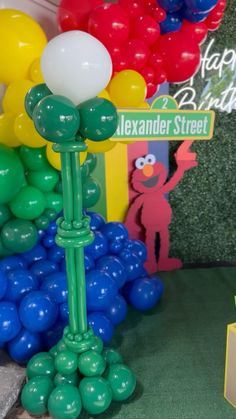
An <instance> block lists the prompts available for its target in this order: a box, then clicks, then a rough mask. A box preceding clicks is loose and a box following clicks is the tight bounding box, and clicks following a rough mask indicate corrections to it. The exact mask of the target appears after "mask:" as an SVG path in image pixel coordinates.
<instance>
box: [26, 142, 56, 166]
mask: <svg viewBox="0 0 236 419" xmlns="http://www.w3.org/2000/svg"><path fill="white" fill-rule="evenodd" d="M19 154H20V156H21V159H22V161H23V163H24V165H25V166H26V167H27V169H29V170H42V169H45V168H46V167H50V166H49V163H48V160H47V157H46V148H45V147H39V148H31V147H27V146H25V145H23V146H21V147H20V151H19Z"/></svg>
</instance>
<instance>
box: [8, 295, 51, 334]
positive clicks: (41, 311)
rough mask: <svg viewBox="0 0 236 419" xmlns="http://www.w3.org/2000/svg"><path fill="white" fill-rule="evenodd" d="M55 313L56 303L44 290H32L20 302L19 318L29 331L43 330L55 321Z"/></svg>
mask: <svg viewBox="0 0 236 419" xmlns="http://www.w3.org/2000/svg"><path fill="white" fill-rule="evenodd" d="M57 315H58V306H57V304H56V303H55V301H54V300H53V299H52V298H51V297H50V296H49V295H47V294H46V293H45V292H44V291H32V292H30V293H29V294H27V295H26V296H25V297H24V298H23V300H22V301H21V303H20V307H19V316H20V320H21V322H22V324H23V326H24V327H25V328H26V329H28V330H29V331H30V332H45V331H46V330H47V329H49V328H50V327H51V326H52V325H53V324H54V323H55V322H56V319H57ZM0 339H1V337H0Z"/></svg>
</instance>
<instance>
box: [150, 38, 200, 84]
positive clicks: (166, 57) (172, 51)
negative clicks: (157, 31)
mask: <svg viewBox="0 0 236 419" xmlns="http://www.w3.org/2000/svg"><path fill="white" fill-rule="evenodd" d="M156 52H157V53H159V54H160V55H161V56H162V58H163V68H164V71H165V73H166V77H167V81H168V82H170V83H180V82H183V81H186V80H188V79H190V78H191V77H192V76H193V75H194V74H195V73H196V71H197V69H198V67H199V64H200V59H201V51H200V48H199V45H198V43H197V42H196V41H194V40H193V39H192V38H190V37H187V36H186V35H185V34H184V33H183V32H172V33H168V34H166V35H163V36H160V38H159V39H158V41H157V44H156Z"/></svg>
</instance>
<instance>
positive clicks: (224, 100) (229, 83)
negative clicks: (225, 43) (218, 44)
mask: <svg viewBox="0 0 236 419" xmlns="http://www.w3.org/2000/svg"><path fill="white" fill-rule="evenodd" d="M214 43H215V40H214V39H212V40H211V41H210V43H209V44H208V45H207V47H206V50H205V52H204V54H203V55H202V58H201V67H200V69H199V72H198V75H200V77H201V79H203V80H206V82H207V83H206V85H205V88H204V90H203V92H202V94H201V97H200V99H198V97H197V96H198V95H197V91H196V89H195V88H194V87H193V86H194V78H192V79H191V80H190V81H189V82H188V83H187V84H184V85H183V86H182V87H181V88H180V89H179V90H178V91H177V92H176V93H175V95H174V98H175V99H176V100H177V101H178V103H179V108H180V109H181V108H184V107H186V106H188V107H190V108H191V109H193V110H196V109H205V110H209V109H218V110H219V111H221V112H227V113H230V112H232V110H234V109H236V51H235V50H234V49H228V48H226V49H224V51H223V52H222V53H219V52H212V51H213V48H214Z"/></svg>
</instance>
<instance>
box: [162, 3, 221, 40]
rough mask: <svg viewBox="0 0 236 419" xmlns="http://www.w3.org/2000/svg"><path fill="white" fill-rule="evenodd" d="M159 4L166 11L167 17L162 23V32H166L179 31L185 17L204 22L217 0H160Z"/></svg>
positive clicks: (191, 20) (193, 21)
mask: <svg viewBox="0 0 236 419" xmlns="http://www.w3.org/2000/svg"><path fill="white" fill-rule="evenodd" d="M158 4H159V5H160V6H161V7H162V8H163V9H164V10H165V11H166V19H165V20H164V21H163V22H161V23H160V27H161V33H162V34H165V33H169V32H177V31H179V30H180V29H181V27H182V22H183V19H186V20H188V21H189V22H192V23H197V22H203V21H204V20H205V19H206V18H207V16H208V15H209V13H210V11H211V10H212V9H213V8H214V7H215V6H216V4H217V0H158Z"/></svg>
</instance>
